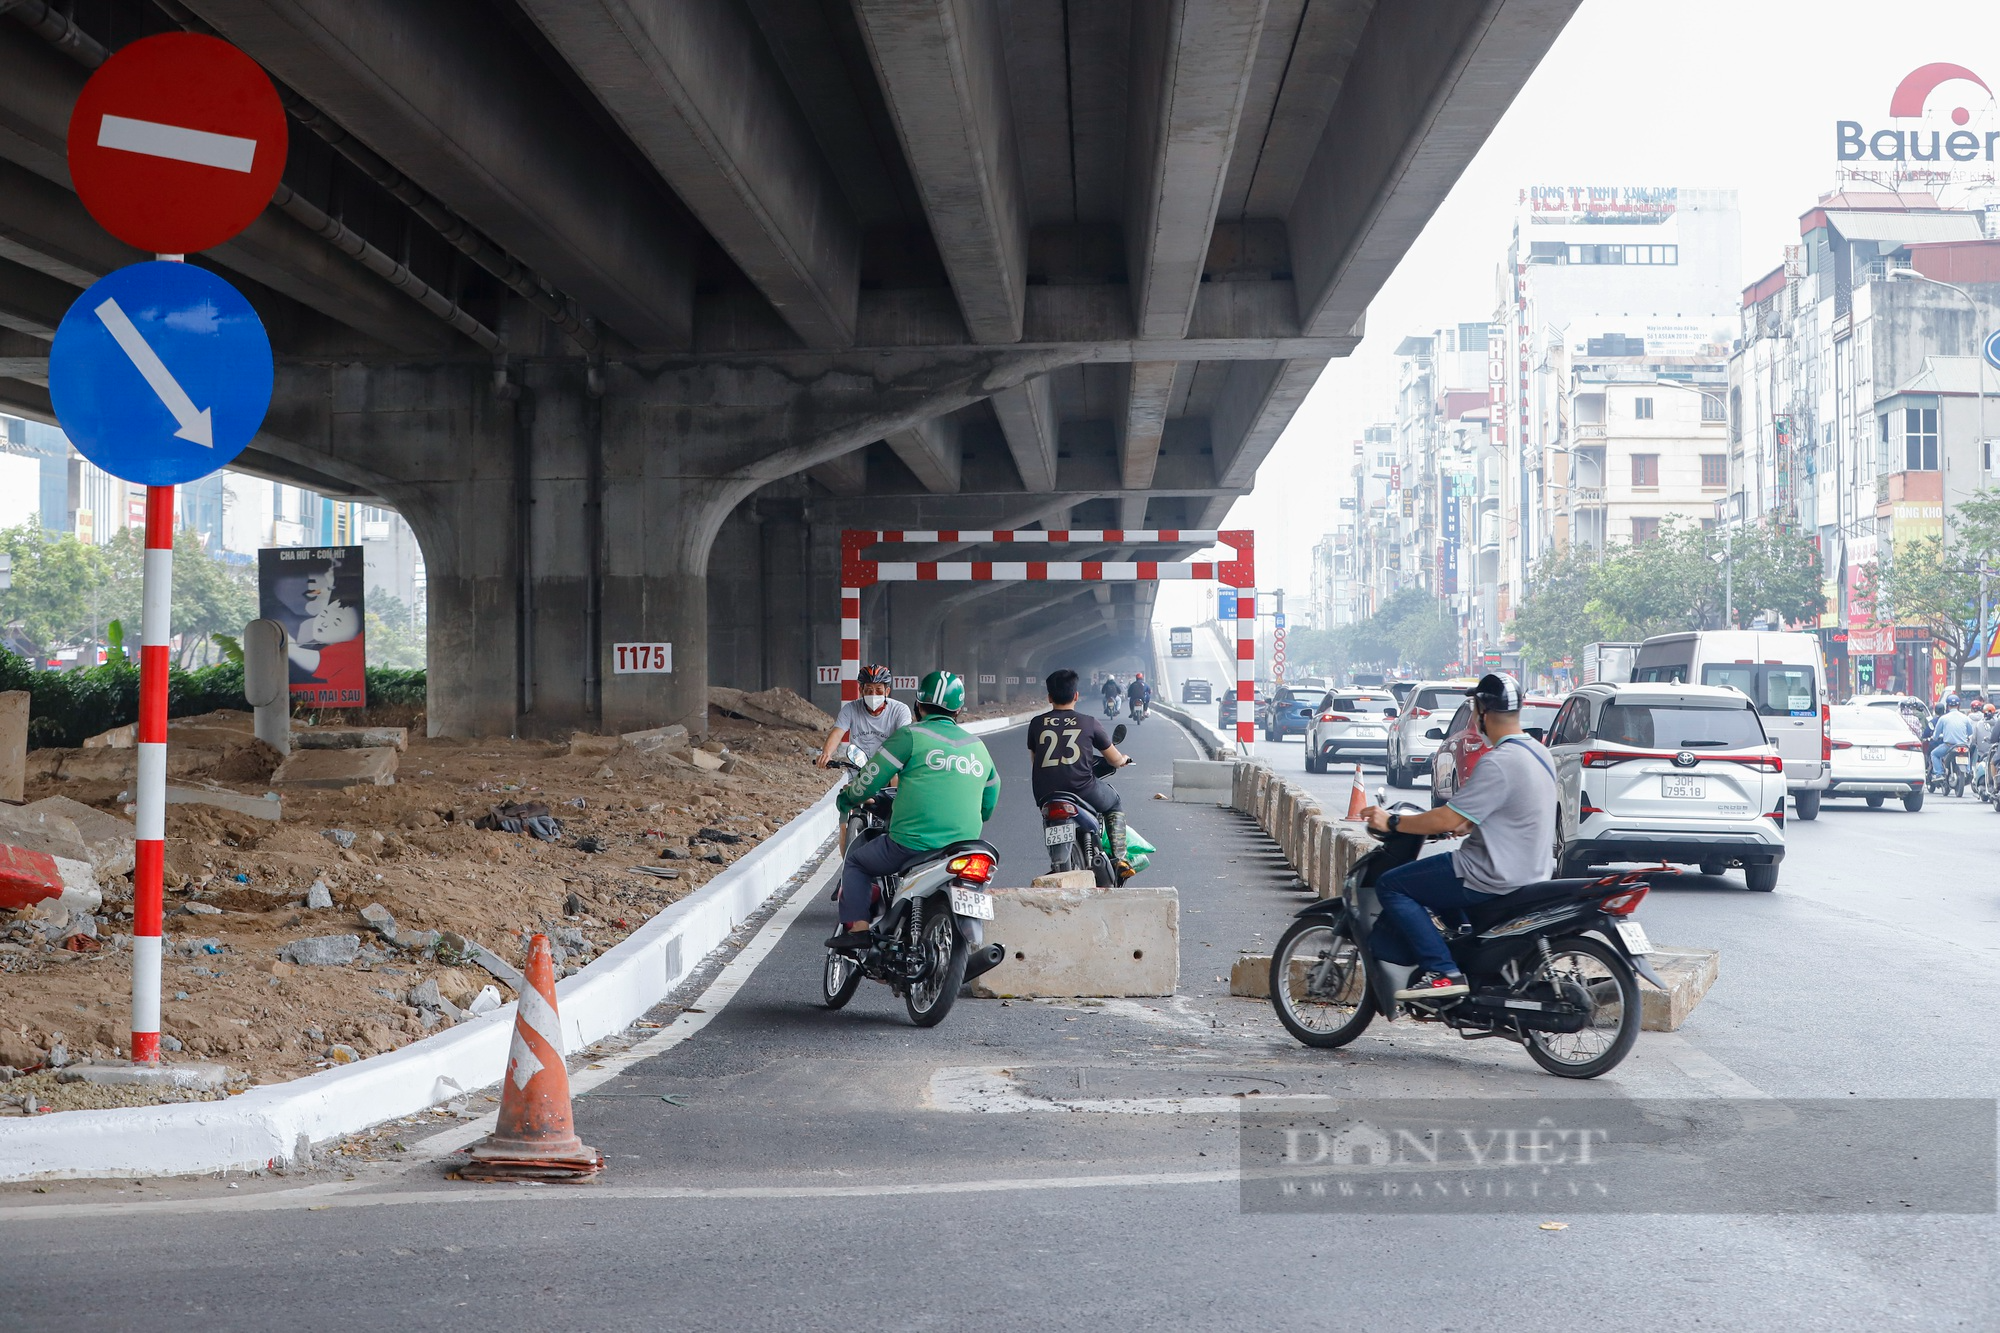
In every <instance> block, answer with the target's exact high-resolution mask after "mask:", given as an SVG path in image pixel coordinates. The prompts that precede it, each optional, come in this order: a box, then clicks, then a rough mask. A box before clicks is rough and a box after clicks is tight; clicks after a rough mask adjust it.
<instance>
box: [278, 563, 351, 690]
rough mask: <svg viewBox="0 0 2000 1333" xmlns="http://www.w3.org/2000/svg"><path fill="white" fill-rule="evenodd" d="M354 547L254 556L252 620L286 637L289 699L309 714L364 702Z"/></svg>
mask: <svg viewBox="0 0 2000 1333" xmlns="http://www.w3.org/2000/svg"><path fill="white" fill-rule="evenodd" d="M366 586H367V580H366V579H365V578H364V577H363V570H362V551H361V548H360V547H359V546H281V547H276V548H267V549H265V550H262V551H259V552H257V614H258V615H260V616H262V617H263V618H264V619H266V620H275V621H277V622H278V623H279V624H281V625H283V626H284V627H285V633H287V634H288V635H290V636H291V644H290V648H289V652H290V654H291V680H292V699H293V701H294V702H295V703H303V704H306V705H308V706H310V707H314V708H364V707H366V706H367V704H368V686H367V679H366V674H365V670H366V666H367V656H366V654H367V647H366V637H365V634H364V627H365V626H366V624H367V610H366V607H365V606H364V604H363V601H362V589H363V588H365V587H366Z"/></svg>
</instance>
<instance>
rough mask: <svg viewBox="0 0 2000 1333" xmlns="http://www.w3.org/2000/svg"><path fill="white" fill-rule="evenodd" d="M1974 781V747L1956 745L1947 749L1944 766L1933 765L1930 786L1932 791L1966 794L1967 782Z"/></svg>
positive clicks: (1954, 794)
mask: <svg viewBox="0 0 2000 1333" xmlns="http://www.w3.org/2000/svg"><path fill="white" fill-rule="evenodd" d="M1971 781H1972V747H1971V746H1969V745H1954V746H1952V747H1951V748H1950V749H1949V750H1947V751H1945V756H1944V766H1943V767H1942V768H1939V767H1937V766H1935V765H1933V767H1932V771H1931V775H1930V781H1929V786H1930V789H1931V790H1932V791H1943V792H1950V793H1951V794H1952V795H1953V796H1963V795H1965V788H1966V784H1968V783H1970V782H1971Z"/></svg>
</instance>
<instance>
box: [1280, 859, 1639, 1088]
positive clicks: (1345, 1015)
mask: <svg viewBox="0 0 2000 1333" xmlns="http://www.w3.org/2000/svg"><path fill="white" fill-rule="evenodd" d="M1374 836H1375V837H1376V838H1378V839H1380V840H1381V845H1380V846H1379V847H1376V848H1375V849H1374V850H1373V851H1371V852H1369V853H1368V854H1367V855H1366V856H1363V857H1362V858H1361V859H1360V860H1359V861H1357V862H1356V863H1355V866H1354V869H1353V870H1351V871H1350V872H1348V875H1347V879H1346V881H1345V884H1344V889H1345V892H1344V894H1343V896H1342V897H1340V898H1336V899H1329V900H1327V901H1325V902H1320V903H1315V904H1313V905H1312V906H1310V907H1308V908H1306V909H1305V910H1304V911H1302V912H1300V913H1299V915H1298V918H1297V919H1296V920H1295V921H1293V923H1292V924H1291V926H1290V927H1288V928H1287V929H1286V931H1285V933H1284V934H1283V935H1282V936H1280V937H1279V939H1278V944H1277V947H1276V948H1275V949H1274V950H1273V951H1272V954H1271V986H1270V991H1271V1006H1272V1008H1273V1009H1275V1010H1276V1011H1277V1014H1278V1021H1279V1022H1281V1023H1283V1024H1284V1026H1285V1029H1286V1031H1288V1032H1290V1033H1291V1034H1292V1035H1293V1036H1294V1037H1296V1038H1298V1040H1299V1041H1301V1042H1303V1043H1304V1044H1305V1045H1307V1046H1316V1047H1322V1048H1330V1047H1338V1046H1345V1045H1346V1044H1347V1043H1349V1042H1351V1041H1353V1040H1354V1039H1355V1038H1356V1037H1358V1036H1360V1035H1361V1034H1362V1032H1363V1031H1365V1030H1366V1029H1367V1027H1368V1024H1369V1023H1370V1022H1371V1021H1372V1020H1373V1019H1374V1017H1375V1015H1376V1014H1377V1013H1380V1014H1381V1015H1382V1016H1383V1017H1384V1018H1385V1019H1386V1020H1388V1021H1391V1022H1393V1021H1395V1020H1396V1019H1397V1018H1399V1017H1402V1018H1411V1019H1415V1020H1416V1021H1418V1022H1420V1023H1443V1024H1444V1025H1445V1026H1446V1027H1449V1028H1452V1029H1455V1030H1456V1031H1457V1032H1458V1034H1459V1035H1460V1036H1461V1037H1464V1038H1465V1039H1466V1040H1468V1041H1476V1040H1480V1039H1482V1038H1486V1037H1500V1038H1504V1039H1505V1040H1508V1041H1512V1042H1517V1043H1519V1044H1520V1045H1522V1046H1524V1047H1526V1048H1527V1051H1528V1054H1529V1056H1530V1057H1531V1058H1533V1060H1534V1061H1535V1063H1536V1064H1538V1065H1540V1066H1541V1067H1542V1068H1543V1069H1545V1070H1547V1071H1548V1072H1549V1073H1551V1074H1555V1075H1557V1076H1559V1077H1561V1078H1596V1077H1597V1076H1598V1075H1600V1074H1604V1073H1608V1072H1609V1071H1611V1070H1612V1069H1615V1068H1617V1067H1618V1064H1619V1062H1620V1061H1622V1060H1623V1059H1624V1058H1625V1057H1626V1055H1627V1054H1629V1053H1630V1051H1631V1049H1632V1045H1633V1043H1634V1042H1635V1041H1637V1040H1638V1036H1639V1022H1640V1000H1639V983H1638V981H1637V979H1636V978H1635V976H1634V973H1635V972H1636V973H1637V975H1638V976H1643V977H1645V978H1646V980H1648V981H1650V982H1652V983H1653V984H1654V985H1656V986H1660V987H1661V988H1662V989H1665V985H1664V983H1663V982H1661V980H1660V978H1659V976H1658V974H1657V973H1655V972H1654V970H1653V968H1652V967H1651V965H1650V964H1648V963H1647V961H1646V955H1647V954H1648V953H1650V952H1652V944H1651V943H1650V942H1649V941H1648V940H1647V938H1646V932H1645V929H1644V927H1642V926H1641V925H1640V924H1639V923H1638V922H1637V921H1635V920H1633V919H1632V913H1633V911H1634V910H1635V909H1637V907H1638V906H1639V903H1640V901H1641V900H1643V899H1644V898H1645V896H1646V893H1647V890H1648V889H1649V888H1650V885H1649V884H1648V883H1647V882H1646V881H1647V878H1648V877H1649V876H1654V875H1659V874H1672V873H1674V872H1673V871H1670V870H1666V869H1665V868H1664V867H1656V868H1652V869H1647V870H1636V871H1631V872H1629V873H1626V874H1622V875H1605V876H1602V877H1599V878H1595V879H1557V880H1548V881H1546V882H1543V883H1540V884H1531V885H1528V886H1527V887H1525V888H1521V889H1517V890H1515V891H1514V892H1512V893H1508V894H1504V895H1496V896H1495V897H1494V898H1493V899H1492V901H1491V902H1488V903H1480V904H1477V905H1475V906H1472V907H1469V908H1466V909H1463V911H1462V912H1459V913H1456V914H1454V915H1456V916H1457V917H1458V918H1459V919H1458V920H1457V921H1456V922H1455V923H1448V924H1447V927H1446V932H1445V942H1446V944H1447V945H1448V946H1449V947H1450V949H1451V954H1452V957H1453V958H1454V959H1456V960H1457V962H1458V965H1459V967H1460V968H1461V969H1463V971H1464V972H1465V976H1466V980H1467V982H1468V983H1469V984H1470V985H1471V987H1472V989H1471V991H1470V992H1469V993H1468V994H1465V995H1460V996H1453V997H1451V998H1449V999H1444V1000H1421V999H1419V1000H1398V999H1396V998H1395V992H1396V991H1397V989H1398V988H1399V987H1402V986H1404V985H1407V984H1408V981H1409V977H1410V976H1411V974H1413V973H1414V972H1415V971H1416V970H1417V969H1416V968H1415V967H1413V966H1410V965H1408V964H1401V963H1392V962H1390V961H1388V960H1386V959H1383V958H1381V957H1379V956H1377V954H1376V952H1375V948H1374V934H1375V926H1376V922H1377V920H1378V919H1379V918H1380V916H1381V913H1382V905H1381V902H1380V900H1379V899H1378V898H1377V897H1376V895H1375V885H1376V882H1377V881H1378V880H1379V879H1380V878H1381V876H1382V874H1383V872H1385V871H1387V870H1391V869H1394V868H1395V867H1396V866H1400V865H1407V864H1409V863H1410V862H1411V861H1414V860H1415V859H1416V858H1417V853H1418V852H1419V851H1420V850H1422V847H1423V843H1424V839H1423V838H1422V837H1421V836H1419V835H1417V834H1411V833H1394V834H1386V833H1376V834H1375V835H1374ZM1396 942H1397V943H1398V944H1399V945H1400V944H1401V941H1400V940H1398V941H1396Z"/></svg>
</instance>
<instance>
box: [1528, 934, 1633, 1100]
mask: <svg viewBox="0 0 2000 1333" xmlns="http://www.w3.org/2000/svg"><path fill="white" fill-rule="evenodd" d="M1533 980H1535V981H1542V982H1554V983H1555V984H1556V985H1557V986H1558V988H1559V989H1561V990H1562V991H1563V992H1565V993H1567V994H1571V995H1572V997H1573V998H1582V997H1587V998H1588V1000H1589V1001H1590V1003H1591V1009H1592V1012H1591V1016H1590V1021H1589V1022H1588V1023H1586V1024H1585V1025H1584V1028H1583V1030H1582V1031H1580V1032H1536V1031H1530V1032H1529V1033H1528V1054H1529V1055H1530V1056H1532V1057H1533V1058H1534V1061H1535V1063H1536V1064H1538V1065H1540V1066H1541V1067H1542V1068H1543V1069H1546V1070H1547V1071H1548V1072H1549V1073H1551V1074H1554V1075H1556V1077H1558V1078H1596V1077H1597V1076H1598V1075H1599V1074H1607V1073H1609V1072H1611V1071H1612V1070H1613V1069H1616V1068H1617V1067H1618V1064H1619V1062H1620V1061H1622V1060H1623V1059H1624V1058H1625V1057H1626V1056H1627V1055H1629V1054H1631V1051H1632V1043H1634V1042H1636V1041H1637V1040H1638V1039H1639V1019H1640V1008H1639V1005H1640V1001H1639V978H1638V976H1637V975H1636V974H1635V973H1634V972H1633V971H1632V965H1631V964H1630V963H1628V962H1626V961H1625V957H1624V955H1623V954H1620V953H1619V952H1617V951H1616V950H1615V949H1613V948H1612V947H1611V946H1610V945H1608V944H1605V943H1603V942H1601V941H1598V940H1593V939H1585V938H1582V937H1575V938H1571V939H1561V940H1551V941H1549V957H1548V958H1547V959H1545V960H1544V961H1543V963H1542V965H1541V966H1540V967H1538V968H1537V969H1536V970H1535V975H1534V977H1533ZM1579 991H1580V992H1581V993H1582V994H1581V996H1578V995H1577V994H1576V993H1577V992H1579Z"/></svg>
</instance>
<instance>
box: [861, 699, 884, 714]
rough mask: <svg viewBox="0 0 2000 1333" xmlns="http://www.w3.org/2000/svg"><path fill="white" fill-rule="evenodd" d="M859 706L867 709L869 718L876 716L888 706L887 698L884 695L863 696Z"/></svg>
mask: <svg viewBox="0 0 2000 1333" xmlns="http://www.w3.org/2000/svg"><path fill="white" fill-rule="evenodd" d="M861 706H862V707H863V708H865V709H867V710H868V712H869V714H870V715H871V716H877V715H879V714H880V713H881V712H882V710H883V709H885V708H887V707H888V706H889V697H888V696H887V695H885V694H865V695H863V696H862V697H861Z"/></svg>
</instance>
